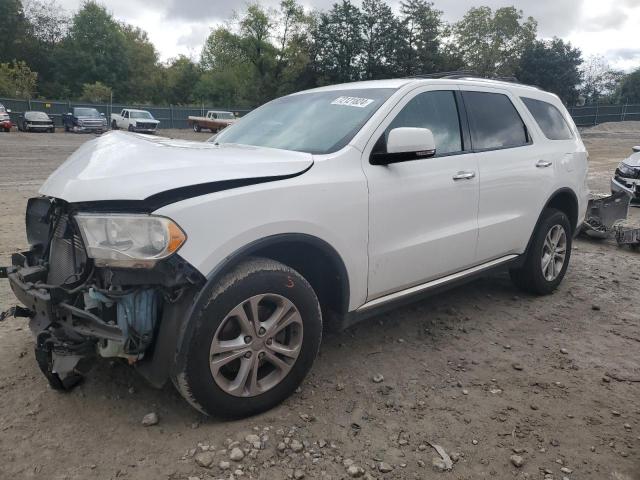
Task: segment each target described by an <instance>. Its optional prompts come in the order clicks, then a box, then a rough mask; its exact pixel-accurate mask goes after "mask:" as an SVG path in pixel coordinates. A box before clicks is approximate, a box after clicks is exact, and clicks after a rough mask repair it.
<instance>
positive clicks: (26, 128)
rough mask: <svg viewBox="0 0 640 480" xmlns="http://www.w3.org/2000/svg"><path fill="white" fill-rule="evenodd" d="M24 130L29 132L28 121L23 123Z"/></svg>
mask: <svg viewBox="0 0 640 480" xmlns="http://www.w3.org/2000/svg"><path fill="white" fill-rule="evenodd" d="M22 131H23V132H28V131H29V127H27V122H24V123H23V124H22Z"/></svg>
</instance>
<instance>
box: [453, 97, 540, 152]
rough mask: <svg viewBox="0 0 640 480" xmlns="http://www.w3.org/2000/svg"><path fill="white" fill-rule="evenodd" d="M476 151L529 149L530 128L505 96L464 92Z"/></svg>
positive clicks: (472, 140)
mask: <svg viewBox="0 0 640 480" xmlns="http://www.w3.org/2000/svg"><path fill="white" fill-rule="evenodd" d="M462 96H463V98H464V104H465V107H466V108H467V115H468V117H469V127H470V128H471V142H472V143H473V149H474V150H492V149H498V148H512V147H520V146H522V145H527V144H528V143H529V135H528V134H527V127H526V126H525V124H524V122H523V121H522V118H520V115H519V114H518V111H517V110H516V107H514V106H513V103H511V100H510V99H509V97H507V96H506V95H503V94H501V93H489V92H469V91H463V92H462Z"/></svg>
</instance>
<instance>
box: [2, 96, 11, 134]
mask: <svg viewBox="0 0 640 480" xmlns="http://www.w3.org/2000/svg"><path fill="white" fill-rule="evenodd" d="M10 113H11V110H7V109H6V108H4V105H3V104H1V103H0V130H4V131H5V132H10V131H11V127H12V126H13V124H12V123H11V118H10V117H9V114H10Z"/></svg>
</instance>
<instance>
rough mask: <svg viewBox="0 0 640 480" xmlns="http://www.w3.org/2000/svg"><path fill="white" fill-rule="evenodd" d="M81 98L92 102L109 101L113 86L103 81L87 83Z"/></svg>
mask: <svg viewBox="0 0 640 480" xmlns="http://www.w3.org/2000/svg"><path fill="white" fill-rule="evenodd" d="M80 100H82V101H85V102H91V103H107V102H109V101H110V100H111V88H110V87H107V86H106V85H105V84H103V83H102V82H95V83H85V84H84V85H83V86H82V95H81V96H80Z"/></svg>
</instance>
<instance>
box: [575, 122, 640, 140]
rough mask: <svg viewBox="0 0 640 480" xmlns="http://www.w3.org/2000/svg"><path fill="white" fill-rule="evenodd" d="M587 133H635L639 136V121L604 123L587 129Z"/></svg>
mask: <svg viewBox="0 0 640 480" xmlns="http://www.w3.org/2000/svg"><path fill="white" fill-rule="evenodd" d="M585 131H587V132H589V133H637V134H638V135H639V136H640V121H633V122H631V121H629V122H606V123H601V124H600V125H596V126H595V127H590V128H587V129H586V130H585Z"/></svg>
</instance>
